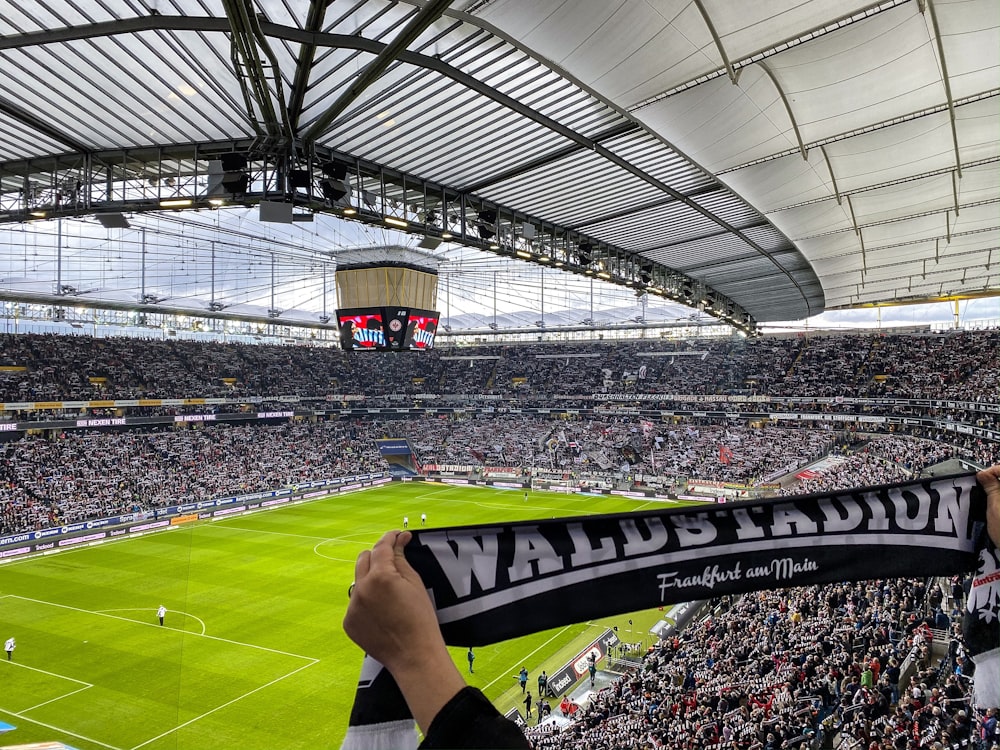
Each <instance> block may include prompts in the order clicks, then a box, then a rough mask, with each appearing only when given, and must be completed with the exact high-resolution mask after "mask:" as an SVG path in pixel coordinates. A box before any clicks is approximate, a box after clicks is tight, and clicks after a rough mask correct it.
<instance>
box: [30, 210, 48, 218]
mask: <svg viewBox="0 0 1000 750" xmlns="http://www.w3.org/2000/svg"><path fill="white" fill-rule="evenodd" d="M28 215H29V216H31V217H34V218H35V219H44V218H45V217H46V216H48V214H47V213H46V212H45V211H32V212H30V213H29V214H28Z"/></svg>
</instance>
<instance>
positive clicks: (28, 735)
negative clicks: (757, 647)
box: [0, 483, 662, 750]
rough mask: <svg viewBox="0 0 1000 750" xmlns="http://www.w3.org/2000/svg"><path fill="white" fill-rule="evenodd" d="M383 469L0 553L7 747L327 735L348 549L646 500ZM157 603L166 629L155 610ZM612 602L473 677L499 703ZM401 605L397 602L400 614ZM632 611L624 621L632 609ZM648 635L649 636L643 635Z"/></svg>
mask: <svg viewBox="0 0 1000 750" xmlns="http://www.w3.org/2000/svg"><path fill="white" fill-rule="evenodd" d="M523 497H524V496H523V493H522V492H521V491H502V490H492V489H484V488H469V487H451V486H442V485H436V484H423V483H417V484H393V485H390V486H385V487H381V488H378V489H372V490H366V491H362V492H356V493H353V494H347V495H343V496H336V497H332V498H328V499H323V500H317V501H313V502H309V503H302V504H299V505H292V506H285V507H282V508H280V509H275V510H270V511H265V512H258V513H254V514H251V515H244V516H237V517H230V518H227V519H226V520H219V521H213V522H200V523H195V524H190V525H187V526H179V527H175V528H174V529H172V530H170V531H165V532H161V533H155V534H149V535H146V536H142V537H138V538H132V539H123V540H120V541H115V542H108V543H106V544H101V545H95V546H93V547H86V548H79V549H73V550H70V551H66V552H63V553H59V554H55V555H49V556H45V557H36V558H31V559H24V560H18V561H13V562H9V563H6V564H4V565H0V639H2V640H6V639H7V638H8V637H11V636H14V637H15V638H16V639H17V648H16V650H15V651H14V659H13V660H12V661H9V662H8V661H6V660H3V655H2V654H0V722H2V723H4V724H6V725H11V726H13V727H14V729H12V730H10V731H9V732H7V733H4V734H0V747H2V746H7V745H20V744H25V743H29V742H41V741H47V740H48V741H59V742H63V743H65V744H67V745H69V746H71V747H74V748H79V750H97V749H98V748H106V749H108V750H138V749H139V748H148V749H149V750H165V749H166V748H189V749H190V750H212V749H213V748H219V749H220V750H221V749H223V748H225V749H226V750H238V749H239V748H247V749H248V750H255V749H256V748H310V749H313V748H337V747H339V745H340V742H341V740H342V739H343V736H344V732H345V729H346V726H347V718H348V714H349V712H350V707H351V702H352V700H353V695H354V687H355V683H356V681H357V678H358V674H359V669H360V665H361V659H362V654H361V652H360V650H359V649H358V648H357V647H356V646H355V645H354V644H353V643H351V642H350V641H349V640H348V638H347V637H346V636H345V635H344V632H343V629H342V627H341V621H342V620H343V616H344V611H345V609H346V606H347V588H348V586H349V584H350V582H351V580H352V578H353V571H354V560H355V558H356V556H357V554H358V552H360V551H361V550H362V549H365V548H366V547H369V546H371V544H373V543H374V542H375V540H376V539H378V537H379V536H380V535H381V534H382V532H384V531H386V530H388V529H393V528H399V527H400V525H401V523H402V519H403V516H404V515H405V516H408V517H409V519H410V526H411V527H414V526H419V524H420V520H419V519H420V515H421V513H426V514H427V519H428V523H427V525H428V527H435V526H454V525H460V524H473V523H488V522H497V521H516V520H525V519H532V518H551V517H556V516H567V515H585V514H591V513H612V512H623V511H631V510H636V509H639V508H649V507H652V506H651V504H649V503H643V502H641V501H637V500H631V499H627V498H620V497H583V496H576V495H569V496H567V495H560V494H549V493H540V492H538V493H535V492H533V493H531V496H530V499H529V500H528V501H527V502H525V501H524V499H523ZM161 604H162V605H164V606H165V607H166V608H167V610H168V612H167V615H166V621H165V626H164V627H160V625H159V624H158V622H157V618H156V609H157V607H158V606H159V605H161ZM661 614H662V613H660V612H656V611H653V612H645V613H634V614H631V615H623V616H621V617H618V618H613V619H611V620H607V621H602V622H600V623H598V622H593V623H582V624H580V625H574V626H569V627H565V628H560V629H556V630H552V631H547V632H542V633H535V634H533V635H531V636H526V637H524V638H519V639H515V640H511V641H506V642H503V643H499V644H496V645H494V646H489V647H483V648H480V649H477V652H476V653H477V658H476V662H475V668H476V671H475V674H473V675H469V674H468V668H467V663H466V660H465V650H464V649H453V656H454V658H455V661H456V663H457V664H458V665H459V668H460V669H461V671H462V672H463V673H465V674H466V677H467V679H468V680H469V682H470V683H471V684H473V685H476V686H477V687H479V688H481V689H482V690H483V691H484V692H485V693H486V695H487V696H488V697H489V698H490V699H491V700H493V701H494V703H495V704H496V705H497V706H498V707H499V708H500V709H501V710H504V711H506V710H507V709H508V708H510V707H513V706H514V705H516V704H518V703H519V702H520V689H518V688H516V684H515V680H514V679H512V678H513V676H514V675H515V674H516V673H517V671H518V670H519V669H520V668H521V666H522V665H524V666H526V667H527V668H528V670H529V672H530V673H531V678H532V683H531V684H533V681H534V678H535V677H536V676H537V674H538V672H539V671H540V670H541V669H546V670H547V671H548V672H549V673H550V674H551V673H552V672H553V671H555V670H556V669H557V668H559V667H561V666H562V665H563V664H564V663H565V662H566V661H568V660H569V659H570V658H572V657H574V656H575V655H576V654H578V653H579V651H580V649H582V648H583V647H585V646H586V645H587V644H588V643H589V642H590V641H592V640H593V639H594V638H596V637H597V636H599V635H600V634H601V632H602V629H603V628H604V627H608V626H610V625H617V626H619V635H620V636H621V637H622V639H623V640H626V641H640V640H642V639H643V633H645V632H646V631H648V628H649V626H650V625H652V624H653V623H654V622H655V621H656V620H657V619H659V616H660V615H661ZM400 615H401V616H405V613H400ZM628 619H632V620H633V622H634V625H629V624H628ZM647 640H648V637H647Z"/></svg>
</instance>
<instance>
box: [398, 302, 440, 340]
mask: <svg viewBox="0 0 1000 750" xmlns="http://www.w3.org/2000/svg"><path fill="white" fill-rule="evenodd" d="M439 317H440V316H439V315H438V313H436V312H433V311H430V310H410V319H409V321H408V322H407V324H406V338H405V339H404V340H403V346H404V347H405V348H407V349H433V348H434V335H435V334H436V333H437V327H438V319H439Z"/></svg>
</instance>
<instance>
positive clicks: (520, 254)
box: [517, 250, 532, 258]
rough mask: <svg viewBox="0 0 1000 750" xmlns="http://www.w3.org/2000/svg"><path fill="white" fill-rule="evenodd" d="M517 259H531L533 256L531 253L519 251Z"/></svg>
mask: <svg viewBox="0 0 1000 750" xmlns="http://www.w3.org/2000/svg"><path fill="white" fill-rule="evenodd" d="M517 257H519V258H531V257H532V255H531V253H529V252H528V251H526V250H518V251H517Z"/></svg>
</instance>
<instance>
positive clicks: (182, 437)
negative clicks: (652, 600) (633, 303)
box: [0, 331, 1000, 750]
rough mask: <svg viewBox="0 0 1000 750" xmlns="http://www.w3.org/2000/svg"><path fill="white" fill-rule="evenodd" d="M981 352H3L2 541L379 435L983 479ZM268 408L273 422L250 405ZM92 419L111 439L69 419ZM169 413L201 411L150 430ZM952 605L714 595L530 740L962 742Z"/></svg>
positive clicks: (693, 464) (693, 473) (547, 460)
mask: <svg viewBox="0 0 1000 750" xmlns="http://www.w3.org/2000/svg"><path fill="white" fill-rule="evenodd" d="M998 343H1000V334H998V332H996V331H981V332H977V333H953V334H949V335H933V334H924V335H917V334H911V335H882V334H866V335H862V334H843V335H836V336H813V337H791V338H783V339H778V338H776V339H766V338H765V339H758V340H749V341H725V342H720V341H710V340H709V341H691V342H686V343H683V344H670V343H664V342H659V341H657V342H639V343H630V344H617V345H607V346H587V347H585V348H581V347H579V346H571V345H553V346H540V345H526V346H510V347H481V348H461V349H459V348H455V349H439V350H436V351H434V352H429V353H423V354H421V355H420V356H405V357H401V356H398V355H389V356H382V355H378V354H366V355H363V356H361V355H356V356H353V357H349V356H348V355H345V354H344V353H342V352H340V351H336V350H332V349H328V348H306V347H291V346H246V345H232V344H217V343H191V342H176V341H169V342H164V341H153V340H139V339H126V338H120V339H92V338H85V337H58V336H32V335H29V336H10V335H8V336H3V337H0V365H3V366H4V367H5V369H4V370H2V371H0V373H2V374H0V394H2V397H3V399H4V401H5V408H6V411H5V412H4V414H5V416H6V417H7V418H8V419H9V420H11V421H10V422H9V423H8V424H11V425H12V426H14V427H15V428H16V429H15V430H9V431H5V432H3V433H2V435H3V437H4V439H5V441H4V442H3V443H0V446H2V450H3V453H4V456H3V461H2V463H0V533H16V532H22V531H28V530H34V529H39V528H44V527H51V526H58V525H60V524H68V523H73V522H78V521H85V520H87V519H92V518H97V517H104V516H110V515H115V514H121V513H126V512H130V511H144V510H151V509H155V508H157V507H164V506H167V505H170V504H176V503H179V502H196V501H199V500H207V499H211V498H213V497H217V496H221V495H227V494H233V493H240V492H257V491H265V490H271V489H275V488H278V487H289V486H295V485H297V484H298V483H302V482H309V481H313V480H322V479H328V478H330V477H333V476H343V475H347V474H351V473H355V472H359V471H365V472H370V471H385V470H387V468H388V467H387V464H386V462H385V460H384V458H382V457H381V456H380V455H379V451H378V448H377V441H379V440H381V439H385V438H405V439H406V440H408V441H409V444H410V445H411V446H412V449H413V452H414V455H415V458H417V459H418V461H419V463H418V465H422V466H425V467H431V468H432V469H433V468H435V467H444V466H450V467H453V468H454V467H459V466H460V467H463V468H464V469H465V470H466V471H468V472H469V473H470V474H477V473H479V474H482V473H483V472H486V471H488V470H489V467H505V468H506V469H508V470H511V471H513V472H515V473H516V474H519V475H521V476H523V477H524V480H525V481H526V482H527V481H530V479H531V475H532V473H533V472H548V473H549V474H550V475H555V474H562V475H563V476H571V477H587V478H588V479H590V480H592V481H594V482H605V483H607V484H608V486H623V487H624V486H629V487H634V486H636V485H639V484H641V483H642V482H643V481H647V482H649V481H655V482H660V483H662V484H663V485H664V486H668V487H670V488H672V489H673V490H674V491H678V492H684V491H687V490H688V487H689V486H690V483H691V482H696V481H697V480H715V481H721V482H731V483H739V484H741V485H743V486H746V487H753V486H754V485H760V486H767V487H770V488H771V489H770V490H769V493H771V494H773V493H775V492H780V493H782V494H800V493H804V492H814V491H822V490H832V489H841V488H850V487H857V486H867V485H876V484H884V483H888V482H893V481H898V480H901V479H904V478H907V477H912V476H919V475H921V473H922V472H924V471H925V470H927V469H929V468H931V467H934V466H936V465H940V464H942V463H943V462H946V461H948V460H949V459H955V458H961V459H964V460H966V461H968V462H970V465H980V466H981V465H986V464H988V463H990V462H992V461H995V460H996V459H997V457H998V450H997V446H998V442H997V441H996V440H995V439H991V438H992V436H993V434H994V431H995V429H996V427H997V411H998V398H997V392H998V384H997V380H996V373H995V369H994V368H993V367H992V360H993V358H994V356H995V355H994V352H995V351H996V349H997V345H998ZM581 353H585V354H586V355H587V356H586V357H579V356H567V355H574V354H576V355H578V354H581ZM654 355H655V356H654ZM470 357H475V358H470ZM609 396H613V397H614V398H613V399H611V398H609ZM140 399H141V400H142V403H141V404H140V403H139V401H138V400H140ZM177 399H180V400H181V401H180V402H178V403H169V402H170V401H171V400H177ZM192 399H193V401H192ZM205 399H208V400H209V402H211V401H213V400H214V401H215V402H216V403H205V401H204V400H205ZM734 399H735V400H734ZM184 400H188V402H187V403H184ZM81 401H85V402H90V401H99V402H100V405H81V404H80V403H79V402H81ZM116 401H123V402H128V403H123V404H116V403H115V402H116ZM163 401H166V402H167V403H163ZM38 402H46V403H38ZM692 404H694V408H696V409H697V410H698V411H692V410H691V409H692ZM357 405H363V406H364V410H365V412H367V413H366V414H365V415H361V414H359V413H357V411H356V410H354V409H352V408H350V407H352V406H357ZM428 405H431V411H430V412H428V410H427V407H428ZM444 405H447V409H440V411H442V413H437V411H438V407H442V406H444ZM278 407H283V408H284V407H288V410H286V411H282V412H273V411H270V412H269V411H263V412H261V411H259V410H260V409H272V408H278ZM671 409H673V410H674V411H670V410H671ZM716 409H721V410H723V411H713V410H716ZM761 409H763V411H764V412H767V413H768V414H769V415H770V417H776V416H778V415H779V414H780V413H785V414H786V415H788V416H794V415H796V414H797V413H800V412H804V413H805V417H806V418H805V419H794V420H788V421H781V420H777V419H771V418H767V416H768V414H764V413H763V412H762V411H760V410H761ZM107 415H116V416H115V419H116V420H117V422H116V424H113V425H109V426H105V427H103V428H102V429H92V428H87V427H80V428H79V429H77V428H75V427H73V426H70V425H72V424H74V422H72V420H73V419H76V420H79V421H78V422H76V423H75V424H81V425H87V424H88V421H87V420H90V419H94V418H100V417H101V416H107ZM179 415H181V416H183V415H189V416H191V415H193V416H198V415H201V416H199V417H198V419H201V418H202V417H205V416H212V417H214V418H215V419H209V420H208V421H199V422H196V423H194V424H195V425H196V426H194V427H192V426H191V425H192V423H191V422H181V423H179V424H180V426H179V427H178V426H177V424H176V423H175V424H169V425H168V426H164V425H162V424H156V423H155V419H156V418H162V417H169V418H180V417H179ZM224 416H228V417H232V419H231V420H230V421H216V420H219V419H221V418H222V417H224ZM881 416H894V417H897V418H899V417H903V418H905V419H909V420H911V421H912V422H913V424H911V425H907V424H905V423H904V422H899V423H897V424H888V423H885V422H880V421H879V419H878V417H881ZM261 417H263V418H261ZM830 417H836V418H835V419H830V421H825V420H824V418H830ZM67 419H69V420H70V421H69V422H67V421H65V420H67ZM14 420H16V422H15V421H14ZM59 420H64V421H63V422H59ZM137 420H153V423H149V424H140V423H139V421H137ZM921 420H928V421H927V422H926V423H925V424H924V425H923V426H921V424H919V423H920V422H921ZM54 424H60V425H62V426H60V427H58V428H48V429H46V428H45V425H54ZM928 424H931V425H937V426H936V427H935V426H930V427H929V426H927V425H928ZM942 424H944V425H948V424H951V425H952V426H955V425H961V426H964V427H968V428H969V429H968V430H966V429H948V428H947V426H941V425H942ZM28 425H35V426H36V428H37V427H40V428H41V429H32V430H31V431H30V434H28V431H27V429H26V428H27V427H28ZM972 428H976V429H977V430H979V433H978V434H975V433H974V431H973V429H972ZM931 438H933V439H931ZM831 458H832V459H833V460H832V461H831V460H830V459H831ZM821 459H827V461H826V462H825V463H820V464H818V465H819V466H820V467H821V468H819V469H817V470H815V471H812V470H810V471H801V470H802V469H805V468H806V467H809V466H815V465H817V462H820V461H821ZM823 467H825V468H823ZM109 475H114V476H115V478H116V481H115V482H113V483H109V482H107V481H106V479H107V477H108V476H109ZM768 482H771V483H772V484H768ZM956 583H957V584H958V586H959V590H960V589H961V586H960V584H961V582H960V581H957V582H956ZM952 591H953V590H952V587H951V582H949V581H939V580H931V581H924V580H873V581H869V582H867V583H861V584H851V585H839V586H838V585H832V586H824V587H811V588H800V589H791V590H782V591H771V592H764V593H760V594H751V595H746V596H743V597H740V598H733V599H731V598H725V599H720V600H716V601H713V602H711V606H712V609H711V614H710V615H709V616H708V617H707V618H704V619H702V620H700V621H698V622H697V623H695V624H693V625H691V626H689V627H688V628H687V629H686V630H684V631H682V632H681V633H678V634H676V635H674V636H673V637H672V638H669V639H667V640H663V641H661V642H659V643H657V644H656V645H655V646H654V647H653V648H651V649H650V650H649V651H648V652H647V653H641V654H638V653H636V654H632V655H631V657H632V659H633V662H632V663H633V665H634V668H633V669H632V670H630V671H629V672H627V673H626V674H625V675H624V676H622V677H619V678H617V679H615V680H614V681H613V682H612V683H611V684H610V685H609V686H608V687H605V688H603V689H601V690H599V691H597V692H595V693H593V694H591V695H589V696H588V699H587V700H586V702H585V703H584V705H583V706H582V708H581V709H580V710H579V711H578V712H576V713H575V714H574V715H573V716H572V717H561V716H560V715H559V714H558V712H557V713H556V718H555V719H552V720H548V721H546V722H545V723H543V724H541V725H540V726H537V727H529V728H527V729H526V732H527V734H528V736H529V738H530V739H531V740H532V742H533V743H534V744H535V746H536V747H538V748H540V749H541V748H576V747H590V748H618V747H638V748H655V747H660V746H669V747H683V748H710V749H716V748H717V749H718V750H723V749H726V750H737V749H739V750H778V749H779V748H800V749H802V750H804V749H805V748H816V747H837V748H842V749H843V750H853V749H854V748H861V747H866V748H868V749H869V750H909V748H917V747H935V748H936V747H942V748H948V747H955V748H963V747H967V746H968V745H969V743H970V742H975V740H976V732H977V731H980V730H979V728H977V726H976V722H982V721H983V720H984V719H985V717H984V716H983V715H982V713H981V712H979V713H977V712H976V711H974V710H973V707H972V705H971V702H970V697H969V687H970V682H971V680H970V674H969V671H970V666H969V665H964V666H963V661H962V659H963V651H962V648H961V645H960V643H961V629H960V618H959V617H958V605H959V602H957V601H956V600H955V599H954V598H953V594H952ZM942 649H943V650H942ZM981 747H983V748H984V749H988V745H982V746H981Z"/></svg>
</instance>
